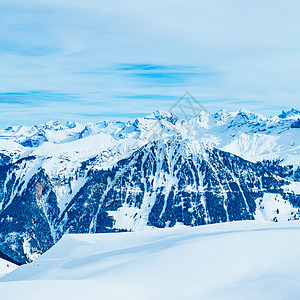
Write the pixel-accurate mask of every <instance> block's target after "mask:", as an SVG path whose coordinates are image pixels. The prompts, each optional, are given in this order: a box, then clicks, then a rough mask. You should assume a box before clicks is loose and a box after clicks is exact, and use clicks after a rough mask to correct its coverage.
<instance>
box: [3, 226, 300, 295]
mask: <svg viewBox="0 0 300 300" xmlns="http://www.w3.org/2000/svg"><path fill="white" fill-rule="evenodd" d="M299 233H300V223H299V222H289V223H260V222H250V221H247V222H245V221H244V222H233V223H222V224H214V225H205V226H200V227H194V228H187V227H185V228H183V227H182V228H180V227H179V228H173V229H163V230H162V229H155V230H148V231H144V232H134V233H114V234H90V235H77V234H75V235H65V236H64V237H63V238H62V239H61V241H60V242H58V243H57V244H56V245H55V246H54V247H53V248H52V249H50V250H49V251H48V252H46V253H45V254H44V255H42V256H41V257H39V258H38V259H37V260H36V261H34V262H33V263H31V264H29V265H24V266H21V267H19V268H18V269H17V270H15V271H13V272H11V273H10V274H8V275H7V276H5V277H3V278H1V279H0V291H1V297H3V299H7V300H15V299H19V298H21V299H24V300H29V299H30V300H38V299H44V300H48V299H49V300H53V299H65V300H68V299H72V300H81V299H109V300H116V299H138V300H154V299H155V300H160V299H174V300H175V299H180V300H181V299H189V300H193V299H195V300H199V299H206V300H240V299H243V300H247V299H249V300H250V299H251V300H252V299H263V300H269V299H270V300H279V299H280V300H283V299H298V298H299V294H300V286H299V280H300V242H299Z"/></svg>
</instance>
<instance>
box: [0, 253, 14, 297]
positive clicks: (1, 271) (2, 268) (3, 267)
mask: <svg viewBox="0 0 300 300" xmlns="http://www.w3.org/2000/svg"><path fill="white" fill-rule="evenodd" d="M17 267H18V266H17V265H15V264H13V263H11V262H9V261H7V260H5V259H3V258H0V278H1V277H2V276H4V275H6V274H8V273H9V272H11V271H13V270H15V269H16V268H17ZM0 294H1V292H0Z"/></svg>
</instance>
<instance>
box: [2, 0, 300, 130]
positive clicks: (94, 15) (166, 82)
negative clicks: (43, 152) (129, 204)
mask: <svg viewBox="0 0 300 300" xmlns="http://www.w3.org/2000/svg"><path fill="white" fill-rule="evenodd" d="M299 15H300V2H299V1H298V0H295V1H293V0H285V1H282V0H276V1H268V0H252V1H240V0H210V1H204V0H197V1H191V0H184V1H178V0H172V1H171V0H159V1H158V0H152V1H148V0H147V1H146V0H143V1H141V0H139V1H138V0H126V1H124V0H123V1H122V0H110V1H100V0H84V1H83V0H81V1H78V0H51V1H50V0H26V1H19V0H10V1H5V0H0V128H5V127H7V126H11V125H28V124H37V123H44V122H46V121H49V120H60V121H62V122H65V121H68V120H69V121H78V122H83V123H86V122H95V121H99V120H104V119H106V120H127V119H132V118H136V117H141V116H144V115H146V114H149V113H151V112H152V111H154V110H156V109H162V110H168V109H169V108H170V107H172V105H173V104H174V103H175V102H176V101H177V100H178V99H179V98H180V97H181V96H182V95H183V94H184V93H185V92H187V91H188V92H190V93H191V94H192V95H193V96H194V97H195V98H196V99H197V100H198V101H199V102H200V103H201V105H202V106H203V107H205V109H206V110H208V111H210V112H215V111H218V110H219V109H222V108H223V109H227V110H229V111H236V110H239V109H240V108H244V109H247V110H250V111H256V112H259V113H262V114H264V115H266V116H269V115H273V114H278V113H279V112H280V111H281V110H282V109H284V110H287V109H290V108H292V107H294V108H299V99H300V84H299V79H300V34H299V32H300V18H299Z"/></svg>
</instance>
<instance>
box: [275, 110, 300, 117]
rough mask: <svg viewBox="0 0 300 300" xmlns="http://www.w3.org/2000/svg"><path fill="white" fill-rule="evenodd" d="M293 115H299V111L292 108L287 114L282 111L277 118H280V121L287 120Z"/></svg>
mask: <svg viewBox="0 0 300 300" xmlns="http://www.w3.org/2000/svg"><path fill="white" fill-rule="evenodd" d="M295 115H300V110H297V109H295V108H292V109H290V110H288V111H287V112H285V111H284V110H283V111H282V112H281V114H279V115H278V117H279V118H281V119H285V118H288V117H293V116H295Z"/></svg>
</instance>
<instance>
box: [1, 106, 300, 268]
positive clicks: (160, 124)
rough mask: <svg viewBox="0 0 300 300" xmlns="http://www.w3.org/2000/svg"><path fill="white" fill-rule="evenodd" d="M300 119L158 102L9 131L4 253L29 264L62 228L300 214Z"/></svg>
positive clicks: (4, 138) (4, 150) (4, 137)
mask: <svg viewBox="0 0 300 300" xmlns="http://www.w3.org/2000/svg"><path fill="white" fill-rule="evenodd" d="M299 120H300V111H297V110H295V109H292V110H291V111H289V112H282V113H281V114H280V115H278V116H273V117H271V118H265V117H263V116H261V115H259V114H255V113H252V112H247V111H245V110H241V111H239V112H234V113H232V112H226V111H224V110H221V111H219V112H217V113H215V114H207V113H205V112H201V113H199V114H198V115H197V116H195V117H194V118H193V119H191V120H189V121H188V122H187V121H183V120H179V119H178V118H177V117H176V116H175V115H173V114H171V113H169V112H163V111H156V112H154V113H153V114H151V115H149V116H146V117H144V118H140V119H136V120H135V121H133V122H126V123H124V122H106V121H103V122H98V123H95V124H92V123H90V124H86V125H81V124H78V123H75V122H73V123H71V122H68V123H66V124H65V125H63V124H61V123H59V122H48V123H46V124H44V125H36V126H14V127H9V128H7V129H5V130H1V131H0V250H1V251H2V252H3V253H5V254H7V255H8V256H9V257H11V258H13V259H14V260H15V261H17V262H20V263H25V262H28V261H32V260H34V259H35V258H36V257H38V256H39V255H40V254H41V253H43V252H45V251H46V250H47V249H49V248H50V247H51V246H52V245H54V244H55V243H56V242H57V241H58V240H59V239H60V238H61V237H62V236H63V234H65V233H87V232H90V233H93V232H113V231H132V230H133V231H137V230H142V229H145V228H146V227H147V226H155V227H172V226H174V225H176V224H184V225H189V226H195V225H201V224H209V223H218V222H226V221H233V220H252V219H256V220H273V221H281V220H292V219H298V218H299V208H300V137H299V136H300V135H299V130H300V129H299V123H300V121H299Z"/></svg>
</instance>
